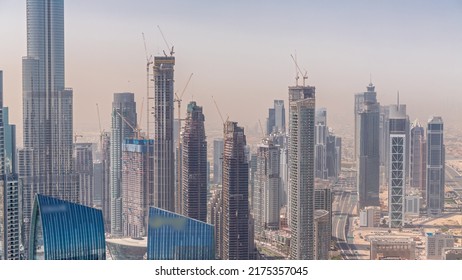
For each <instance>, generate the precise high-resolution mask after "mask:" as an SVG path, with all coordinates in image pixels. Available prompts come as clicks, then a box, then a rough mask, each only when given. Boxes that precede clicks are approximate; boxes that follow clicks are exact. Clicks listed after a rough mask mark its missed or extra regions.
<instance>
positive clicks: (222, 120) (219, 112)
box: [212, 95, 228, 125]
mask: <svg viewBox="0 0 462 280" xmlns="http://www.w3.org/2000/svg"><path fill="white" fill-rule="evenodd" d="M212 99H213V103H214V104H215V108H217V111H218V115H220V119H221V122H222V123H223V125H225V120H224V119H223V116H222V115H221V111H220V108H218V104H217V102H216V101H215V98H214V97H213V95H212ZM226 120H228V119H226Z"/></svg>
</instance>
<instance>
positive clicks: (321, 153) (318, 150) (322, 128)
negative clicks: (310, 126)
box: [314, 108, 329, 179]
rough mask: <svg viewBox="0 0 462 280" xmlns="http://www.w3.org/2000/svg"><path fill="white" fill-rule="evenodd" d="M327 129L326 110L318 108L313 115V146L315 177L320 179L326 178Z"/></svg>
mask: <svg viewBox="0 0 462 280" xmlns="http://www.w3.org/2000/svg"><path fill="white" fill-rule="evenodd" d="M328 132H329V129H328V127H327V110H326V108H320V109H317V110H316V117H315V139H316V140H315V146H314V160H315V177H316V178H320V179H327V175H328V174H327V173H328V171H327V163H326V160H327V155H326V152H327V151H326V149H327V147H326V146H327V137H328Z"/></svg>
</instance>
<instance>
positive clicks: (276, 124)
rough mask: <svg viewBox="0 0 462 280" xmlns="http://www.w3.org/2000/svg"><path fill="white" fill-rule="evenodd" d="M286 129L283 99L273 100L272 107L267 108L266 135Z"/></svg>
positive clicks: (282, 131)
mask: <svg viewBox="0 0 462 280" xmlns="http://www.w3.org/2000/svg"><path fill="white" fill-rule="evenodd" d="M285 131H286V109H285V108H284V100H274V107H273V108H269V109H268V118H267V120H266V135H270V134H272V133H284V132H285Z"/></svg>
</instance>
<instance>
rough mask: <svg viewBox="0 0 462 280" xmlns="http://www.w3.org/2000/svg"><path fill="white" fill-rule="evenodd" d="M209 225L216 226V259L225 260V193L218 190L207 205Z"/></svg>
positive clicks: (213, 192) (214, 191)
mask: <svg viewBox="0 0 462 280" xmlns="http://www.w3.org/2000/svg"><path fill="white" fill-rule="evenodd" d="M207 223H209V224H212V225H214V226H215V231H214V234H215V257H216V259H218V260H221V259H223V245H224V244H223V191H222V189H221V188H220V189H216V190H213V191H212V195H211V197H210V200H209V202H208V205H207Z"/></svg>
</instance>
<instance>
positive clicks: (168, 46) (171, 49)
mask: <svg viewBox="0 0 462 280" xmlns="http://www.w3.org/2000/svg"><path fill="white" fill-rule="evenodd" d="M157 28H158V29H159V31H160V35H162V39H164V42H165V45H166V46H167V50H168V51H169V52H170V56H173V54H175V52H174V51H173V48H174V46H172V48H170V45H169V44H168V42H167V39H165V36H164V32H162V29H160V26H159V25H158V26H157ZM164 55H165V56H167V54H166V53H165V51H164Z"/></svg>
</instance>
